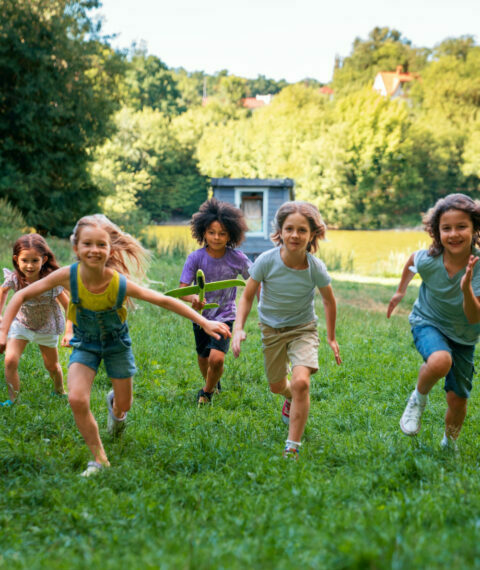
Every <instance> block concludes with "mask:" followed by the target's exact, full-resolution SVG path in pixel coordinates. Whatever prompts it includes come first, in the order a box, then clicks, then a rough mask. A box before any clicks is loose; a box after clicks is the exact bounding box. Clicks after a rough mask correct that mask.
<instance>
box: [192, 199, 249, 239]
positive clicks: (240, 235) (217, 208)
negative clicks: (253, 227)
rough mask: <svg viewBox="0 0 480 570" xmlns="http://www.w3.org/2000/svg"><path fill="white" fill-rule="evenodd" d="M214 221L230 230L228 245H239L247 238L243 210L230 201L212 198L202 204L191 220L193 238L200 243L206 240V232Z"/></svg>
mask: <svg viewBox="0 0 480 570" xmlns="http://www.w3.org/2000/svg"><path fill="white" fill-rule="evenodd" d="M212 222H219V223H220V224H222V226H223V227H224V228H225V230H226V231H227V232H228V242H227V247H231V248H234V247H237V246H239V245H240V244H241V243H242V241H243V240H244V239H245V232H247V231H248V226H247V222H246V221H245V217H244V215H243V212H242V210H240V209H239V208H236V207H235V206H233V205H232V204H229V203H228V202H220V201H219V200H217V199H216V198H211V199H210V200H207V201H206V202H204V203H203V204H202V205H201V206H200V208H199V210H198V212H197V213H196V214H194V215H193V216H192V221H191V222H190V226H191V229H192V236H193V239H195V240H196V241H197V242H198V243H199V244H203V243H204V242H205V232H206V231H207V228H208V226H209V225H210V224H211V223H212Z"/></svg>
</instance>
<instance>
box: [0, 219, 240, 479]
mask: <svg viewBox="0 0 480 570" xmlns="http://www.w3.org/2000/svg"><path fill="white" fill-rule="evenodd" d="M71 242H72V245H73V250H74V252H75V254H76V255H77V258H78V260H79V261H78V262H77V263H74V264H73V265H71V266H69V267H62V268H61V269H58V270H57V271H54V272H53V273H50V274H49V275H48V276H47V277H45V278H43V279H41V280H39V281H36V282H35V283H33V284H32V285H29V286H28V287H25V288H24V289H20V290H19V291H18V292H17V293H15V295H14V296H13V297H12V299H11V301H10V303H9V305H8V307H7V310H6V312H5V316H4V319H3V322H2V323H1V324H0V352H3V351H4V349H5V342H6V335H7V332H8V329H9V328H10V325H11V323H12V320H13V318H14V317H15V315H16V314H17V312H18V310H19V308H20V307H21V305H22V304H23V303H24V302H25V301H28V300H29V299H32V298H34V297H37V296H38V295H40V294H42V293H44V292H45V291H50V290H51V289H53V288H55V287H64V288H65V289H68V290H70V294H71V301H70V304H69V307H68V318H69V320H71V321H72V322H73V325H74V326H73V332H74V336H73V338H72V339H71V341H70V344H71V345H72V346H73V347H74V349H73V352H72V354H71V357H70V362H69V368H68V377H67V382H68V398H69V402H70V406H71V408H72V411H73V415H74V418H75V422H76V424H77V426H78V429H79V430H80V433H81V434H82V436H83V438H84V439H85V442H86V444H87V446H88V448H89V449H90V451H91V452H92V455H93V457H94V461H90V462H89V463H88V466H87V469H86V470H85V471H84V472H83V473H82V475H83V476H89V475H92V474H95V473H98V472H99V471H100V470H101V469H103V468H104V467H108V466H109V465H110V463H109V461H108V458H107V455H106V453H105V450H104V448H103V444H102V441H101V439H100V434H99V430H98V425H97V422H96V420H95V418H94V417H93V414H92V412H91V410H90V392H91V389H92V384H93V381H94V378H95V375H96V373H97V370H98V367H99V364H100V361H101V360H102V359H103V361H104V364H105V368H106V370H107V374H108V376H109V377H110V379H111V382H112V387H113V390H112V391H111V392H109V394H108V395H107V407H108V424H107V427H108V431H109V432H110V433H111V434H113V435H118V434H119V433H120V432H121V431H122V430H123V428H124V427H125V420H126V417H127V412H128V410H129V409H130V407H131V405H132V376H133V374H134V373H135V372H136V367H135V361H134V357H133V353H132V349H131V339H130V336H129V332H128V325H127V322H126V316H127V312H126V307H125V300H126V298H127V297H134V298H136V299H142V300H144V301H147V302H149V303H152V304H155V305H158V306H160V307H163V308H165V309H168V310H170V311H173V312H175V313H178V314H179V315H182V316H184V317H187V318H189V319H191V320H192V321H194V322H196V323H198V324H199V325H200V326H202V327H204V328H205V330H206V332H207V333H208V334H210V335H212V336H214V337H215V336H217V337H219V336H220V335H223V336H225V337H227V336H230V334H231V333H230V330H229V328H228V326H227V325H225V324H223V323H218V322H210V321H208V320H207V319H205V318H204V317H202V316H201V315H200V314H199V313H197V312H196V311H194V310H193V309H191V308H190V307H188V306H187V305H185V304H184V303H182V302H181V301H179V300H178V299H173V298H172V297H167V296H165V295H162V294H161V293H157V292H156V291H151V290H150V289H147V288H145V287H141V286H140V285H137V284H136V283H134V282H132V281H130V279H127V278H126V277H125V274H126V275H130V271H129V268H128V265H127V262H130V263H135V264H136V268H137V270H138V272H140V271H141V270H142V268H143V267H144V265H145V262H146V251H145V250H144V249H143V247H142V246H141V245H140V243H139V242H137V240H135V239H134V238H133V237H132V236H130V235H129V234H126V233H124V232H122V230H121V229H120V228H118V227H117V226H116V225H115V224H113V223H112V222H111V221H110V220H109V219H108V218H106V217H105V216H103V215H100V214H96V215H93V216H86V217H84V218H81V219H80V220H79V221H78V223H77V225H76V226H75V228H74V230H73V234H72V236H71ZM119 271H121V273H119Z"/></svg>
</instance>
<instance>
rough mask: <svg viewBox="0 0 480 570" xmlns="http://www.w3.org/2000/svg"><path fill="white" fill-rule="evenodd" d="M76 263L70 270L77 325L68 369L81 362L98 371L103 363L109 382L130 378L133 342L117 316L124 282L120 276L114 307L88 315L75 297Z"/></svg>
mask: <svg viewBox="0 0 480 570" xmlns="http://www.w3.org/2000/svg"><path fill="white" fill-rule="evenodd" d="M77 272H78V262H77V263H74V264H73V265H71V266H70V294H71V302H72V303H73V304H74V305H75V308H76V316H77V324H76V325H73V333H74V335H73V338H72V340H71V341H70V344H71V346H73V348H74V350H73V352H72V355H71V357H70V362H69V366H70V365H71V364H73V363H74V362H80V363H81V364H85V365H86V366H88V367H90V368H93V369H94V370H95V371H97V369H98V366H99V365H100V361H101V360H102V359H103V360H104V364H105V368H106V369H107V374H108V376H109V377H110V378H129V377H131V376H133V374H135V372H136V367H135V361H134V358H133V353H132V349H131V347H132V340H131V338H130V335H129V333H128V324H127V322H126V321H125V322H124V323H122V321H121V319H120V317H119V316H118V312H117V311H118V309H121V307H122V304H123V301H124V299H125V292H126V289H127V279H126V278H125V276H124V275H120V274H119V278H120V282H119V287H118V295H117V300H116V303H115V306H114V307H113V308H112V309H106V310H103V311H91V310H89V309H85V308H84V307H82V305H81V304H80V299H79V297H78V273H77Z"/></svg>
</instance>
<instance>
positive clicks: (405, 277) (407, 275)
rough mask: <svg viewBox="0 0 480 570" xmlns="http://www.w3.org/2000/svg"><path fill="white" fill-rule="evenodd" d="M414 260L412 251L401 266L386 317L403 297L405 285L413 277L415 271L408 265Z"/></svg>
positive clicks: (388, 316) (405, 290)
mask: <svg viewBox="0 0 480 570" xmlns="http://www.w3.org/2000/svg"><path fill="white" fill-rule="evenodd" d="M414 261H415V253H412V255H411V256H410V257H409V258H408V259H407V262H406V263H405V266H404V267H403V271H402V276H401V277H400V283H399V284H398V287H397V292H396V293H395V295H394V296H393V297H392V298H391V299H390V303H388V309H387V319H389V318H390V316H391V314H392V313H393V311H394V309H395V307H396V306H397V305H398V303H400V301H401V300H402V299H403V298H404V297H405V293H406V292H407V287H408V285H409V283H410V281H411V280H412V279H413V278H414V277H415V273H414V272H413V271H411V269H410V267H411V266H412V265H413V264H414Z"/></svg>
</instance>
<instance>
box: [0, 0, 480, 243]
mask: <svg viewBox="0 0 480 570" xmlns="http://www.w3.org/2000/svg"><path fill="white" fill-rule="evenodd" d="M99 5H100V2H99V1H98V0H79V1H73V0H48V1H47V0H32V1H31V2H27V1H26V0H20V1H15V2H14V1H13V0H0V8H1V10H2V19H1V21H0V81H1V85H0V87H1V89H0V136H1V137H2V141H3V145H2V148H1V149H0V196H2V197H4V198H7V199H8V200H9V201H10V202H11V203H12V204H13V205H15V206H16V207H17V208H18V209H19V210H20V211H21V212H22V214H23V216H24V218H25V220H26V222H27V223H28V225H30V226H33V227H35V228H36V229H38V230H39V231H41V232H43V233H47V232H51V233H55V234H60V235H61V234H66V233H68V232H69V231H70V229H71V226H72V225H73V223H74V222H75V220H76V219H77V218H78V217H79V216H80V215H82V214H84V213H86V212H91V211H93V210H97V209H102V210H104V211H105V212H106V213H107V214H108V215H111V216H112V217H114V218H115V219H116V221H118V222H119V223H121V224H123V225H124V226H127V227H129V228H132V227H133V228H138V227H140V226H142V225H144V224H146V223H150V222H152V221H153V222H155V221H161V220H164V219H168V218H170V217H172V216H182V217H189V216H190V215H191V214H192V213H193V212H194V211H195V210H196V209H197V208H198V206H199V204H200V203H201V202H202V201H203V200H204V199H205V197H206V194H207V190H208V179H209V177H212V176H215V177H219V176H230V177H262V178H263V177H265V178H275V177H279V178H283V177H291V178H294V179H295V182H296V190H297V196H298V197H299V198H302V199H306V200H310V201H313V202H315V203H316V204H317V205H318V206H319V207H320V209H321V211H322V213H323V214H324V217H325V218H326V220H327V222H328V223H329V224H330V225H332V226H337V227H342V228H369V229H376V228H389V227H393V226H402V225H403V226H408V225H411V224H415V223H417V222H418V215H419V212H420V211H424V210H426V209H427V208H428V207H429V206H430V205H432V203H433V202H434V201H435V200H436V199H437V198H439V197H441V196H443V195H445V194H447V193H449V192H454V191H461V192H466V193H469V194H470V195H472V196H473V197H478V196H479V185H480V161H479V158H478V157H479V156H480V153H479V151H480V117H479V114H478V111H479V106H480V79H479V78H480V47H479V46H478V45H477V44H476V42H475V40H474V39H473V38H472V37H470V36H462V37H459V38H447V39H445V40H443V41H441V42H439V43H438V44H437V45H435V46H433V47H417V46H413V45H412V43H411V41H410V40H408V38H405V37H404V36H403V35H402V34H401V32H399V31H398V30H395V29H390V28H375V29H373V30H372V31H371V32H370V34H369V35H368V37H367V38H366V39H362V38H356V39H355V40H354V42H353V45H352V51H351V53H350V54H349V55H348V56H347V57H345V58H343V59H340V58H337V60H336V62H335V72H334V76H333V81H332V83H331V86H330V87H331V88H332V89H333V96H332V95H329V94H328V93H327V94H325V92H322V91H321V90H320V89H319V87H320V85H319V83H318V82H316V81H315V80H312V79H308V78H306V79H305V80H304V81H302V82H299V83H298V84H294V85H288V84H287V82H285V81H284V80H280V81H275V80H272V79H269V78H267V77H265V76H262V75H260V76H258V77H257V78H256V79H247V78H242V77H237V76H234V75H231V74H229V72H228V71H227V70H221V71H219V72H217V73H215V74H213V75H207V74H205V73H204V72H202V71H193V72H190V71H187V70H185V69H183V68H177V69H170V68H169V67H168V66H167V65H166V64H165V63H164V62H163V61H162V60H161V59H160V58H159V57H157V56H154V55H150V54H148V53H147V50H146V48H145V46H143V45H141V44H140V45H133V46H132V48H131V49H130V50H128V51H126V52H121V53H120V52H114V51H113V50H112V49H111V48H110V47H109V45H108V39H106V38H104V37H102V35H101V26H100V23H99V22H97V21H95V20H94V19H93V17H92V16H91V14H92V12H91V9H92V8H96V7H98V6H99ZM398 66H402V68H403V70H404V71H409V72H412V73H415V74H416V76H417V77H419V80H417V81H414V82H412V84H411V85H410V88H409V89H408V93H407V95H408V96H407V97H405V98H402V99H401V100H389V99H387V98H382V97H381V96H379V95H377V94H376V93H374V92H373V90H372V82H373V79H374V77H375V75H376V74H377V73H378V72H379V71H394V70H395V69H396V68H397V67H398ZM257 94H271V95H273V96H274V99H273V102H272V103H271V104H270V105H267V106H265V107H262V108H260V109H257V110H255V111H253V112H252V111H248V110H247V109H245V108H244V107H243V105H242V101H243V100H244V98H245V97H248V96H255V95H257Z"/></svg>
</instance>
